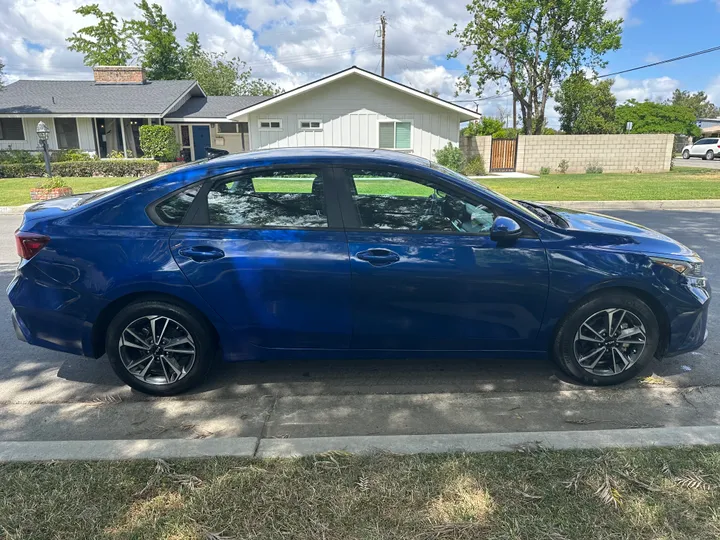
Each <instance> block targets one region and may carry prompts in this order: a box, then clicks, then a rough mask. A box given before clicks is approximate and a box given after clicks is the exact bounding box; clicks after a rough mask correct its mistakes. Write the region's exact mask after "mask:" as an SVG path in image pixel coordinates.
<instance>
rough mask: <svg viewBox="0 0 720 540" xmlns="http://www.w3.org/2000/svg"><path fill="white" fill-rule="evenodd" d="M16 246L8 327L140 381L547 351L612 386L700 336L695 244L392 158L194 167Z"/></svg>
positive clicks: (287, 152)
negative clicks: (327, 363)
mask: <svg viewBox="0 0 720 540" xmlns="http://www.w3.org/2000/svg"><path fill="white" fill-rule="evenodd" d="M16 240H17V249H18V254H19V256H20V257H21V261H20V264H19V266H18V269H17V273H16V275H15V278H14V279H13V281H12V283H11V284H10V286H9V288H8V295H9V297H10V301H11V303H12V305H13V308H14V309H13V312H12V320H13V323H14V325H15V329H16V332H17V336H18V338H20V339H21V340H24V341H27V342H28V343H30V344H32V345H37V346H40V347H46V348H49V349H53V350H57V351H63V352H69V353H74V354H79V355H84V356H88V357H94V358H98V357H100V356H102V355H104V354H107V356H108V358H109V360H110V363H111V364H112V367H113V369H114V370H115V372H116V373H117V375H118V376H119V377H120V378H121V379H122V380H123V381H125V382H126V383H127V384H129V385H130V386H132V387H133V388H135V389H137V390H140V391H142V392H146V393H149V394H156V395H171V394H176V393H179V392H183V391H185V390H187V389H189V388H191V387H194V386H196V385H198V384H199V383H200V382H201V381H202V380H203V378H204V377H205V375H206V374H207V373H208V371H209V370H210V368H211V366H212V364H213V362H214V361H215V359H216V357H221V358H222V359H223V360H225V361H231V362H234V361H240V360H249V359H264V358H278V357H285V358H288V357H292V358H298V357H312V358H317V357H320V356H323V357H332V358H341V357H349V356H352V357H366V358H388V357H397V356H401V357H416V358H419V357H428V356H430V357H440V356H445V357H459V356H463V357H469V358H479V357H488V358H500V357H536V358H548V357H549V358H552V359H553V360H555V361H556V362H557V363H558V365H559V366H560V368H562V369H563V370H564V371H565V372H566V373H567V374H569V375H570V376H572V377H574V378H575V379H577V380H578V381H581V382H583V383H586V384H596V385H607V384H614V383H619V382H622V381H625V380H628V379H630V378H631V377H633V376H634V375H636V374H637V373H639V372H640V371H641V370H642V369H643V368H644V367H645V366H647V364H648V363H649V362H650V361H651V359H652V358H653V357H654V356H655V357H662V356H670V355H675V354H679V353H683V352H687V351H692V350H694V349H697V348H698V347H700V346H701V345H702V344H703V343H704V342H705V340H706V339H707V330H706V325H707V317H708V305H709V301H710V287H709V285H708V283H707V280H706V278H705V277H703V263H702V260H701V259H700V258H699V257H698V255H697V254H695V253H694V252H693V251H692V250H690V249H688V248H687V247H685V246H683V245H682V244H679V243H678V242H675V241H673V240H671V239H670V238H668V237H666V236H663V235H662V234H659V233H657V232H654V231H652V230H649V229H645V228H643V227H640V226H638V225H634V224H632V223H628V222H625V221H621V220H617V219H613V218H610V217H606V216H602V215H598V214H592V213H586V212H574V211H570V210H563V209H560V208H550V207H544V206H539V205H537V204H534V203H530V202H523V201H513V200H510V199H508V198H506V197H504V196H502V195H500V194H498V193H495V192H493V191H491V190H489V189H487V188H485V187H483V186H482V185H480V184H477V183H475V182H473V181H471V180H469V179H467V178H465V177H464V176H461V175H459V174H457V173H454V172H452V171H450V170H448V169H445V168H443V167H441V166H439V165H437V164H435V163H431V162H429V161H427V160H425V159H420V158H417V157H413V156H409V155H405V154H402V153H396V152H389V151H379V150H369V149H345V148H293V149H278V150H267V151H259V152H252V153H247V154H241V155H230V156H224V157H219V158H216V159H211V160H209V161H204V162H196V163H192V164H189V165H186V166H182V167H178V168H175V169H170V170H168V171H164V172H161V173H158V174H156V175H153V176H149V177H147V178H143V179H140V180H137V181H135V182H132V183H130V184H127V185H125V186H122V187H119V188H117V189H115V190H112V191H110V192H107V193H103V194H84V195H76V196H72V197H66V198H62V199H56V200H53V201H48V202H44V203H40V204H36V205H35V206H32V207H31V208H30V209H28V211H27V212H26V213H25V216H24V220H23V223H22V226H21V227H20V228H19V229H18V231H17V233H16Z"/></svg>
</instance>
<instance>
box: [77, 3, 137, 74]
mask: <svg viewBox="0 0 720 540" xmlns="http://www.w3.org/2000/svg"><path fill="white" fill-rule="evenodd" d="M75 13H78V14H80V15H82V16H83V17H87V16H94V17H96V18H97V19H98V22H97V24H96V25H94V26H86V27H84V28H81V29H80V30H78V31H77V32H75V33H74V34H73V35H72V36H71V37H69V38H67V42H68V43H69V45H68V49H70V50H71V51H76V52H79V53H82V54H83V55H84V57H83V62H84V63H85V65H86V66H124V65H126V64H127V63H128V61H129V60H130V58H131V57H132V55H131V54H130V52H129V51H128V33H127V27H126V25H125V23H124V22H123V23H122V24H120V23H119V22H118V20H117V17H115V14H114V13H113V12H112V11H102V10H101V9H100V8H99V7H98V5H97V4H90V5H87V6H80V7H79V8H77V9H76V10H75Z"/></svg>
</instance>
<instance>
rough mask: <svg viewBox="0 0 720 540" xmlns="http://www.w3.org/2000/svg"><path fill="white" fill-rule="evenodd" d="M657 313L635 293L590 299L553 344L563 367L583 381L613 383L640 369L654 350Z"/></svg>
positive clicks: (657, 331) (567, 319)
mask: <svg viewBox="0 0 720 540" xmlns="http://www.w3.org/2000/svg"><path fill="white" fill-rule="evenodd" d="M658 341H659V327H658V322H657V318H656V317H655V315H654V313H653V312H652V310H651V309H650V308H649V307H648V305H647V304H646V303H645V302H643V301H642V300H640V299H639V298H638V297H636V296H634V295H632V294H624V293H619V292H615V293H609V294H607V295H602V296H596V297H593V298H590V299H588V300H587V301H586V302H584V303H583V304H581V305H580V306H578V307H577V308H576V309H575V310H574V311H573V312H572V313H571V314H570V315H568V317H567V318H566V319H565V321H564V322H563V324H562V326H561V328H560V330H559V332H558V334H557V337H556V339H555V344H554V351H553V352H554V357H555V360H556V361H557V363H558V364H559V365H560V367H561V368H562V369H563V370H564V371H565V372H566V373H567V374H568V375H570V376H572V377H573V378H575V379H577V380H578V381H580V382H583V383H586V384H592V385H599V386H600V385H611V384H617V383H621V382H624V381H627V380H629V379H632V378H633V377H634V376H635V375H637V374H638V373H639V372H641V371H642V370H643V369H644V368H645V367H646V366H647V365H648V364H649V363H650V362H651V361H652V358H653V356H654V355H655V351H656V349H657V346H658Z"/></svg>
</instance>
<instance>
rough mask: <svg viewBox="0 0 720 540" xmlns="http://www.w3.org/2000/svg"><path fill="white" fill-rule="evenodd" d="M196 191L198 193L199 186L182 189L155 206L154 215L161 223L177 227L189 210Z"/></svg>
mask: <svg viewBox="0 0 720 540" xmlns="http://www.w3.org/2000/svg"><path fill="white" fill-rule="evenodd" d="M198 191H200V186H199V185H195V186H191V187H189V188H187V189H183V190H182V191H180V192H178V193H176V194H175V195H172V196H171V197H168V198H167V199H165V200H164V201H162V202H161V203H159V204H158V205H157V206H155V213H156V214H157V215H158V217H159V218H160V220H161V221H162V222H163V223H167V224H168V225H179V224H180V223H182V220H183V218H184V217H185V214H186V213H187V211H188V210H189V209H190V205H192V203H193V201H194V200H195V197H196V196H197V194H198Z"/></svg>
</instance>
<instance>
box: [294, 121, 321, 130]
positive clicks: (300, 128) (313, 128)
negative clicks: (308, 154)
mask: <svg viewBox="0 0 720 540" xmlns="http://www.w3.org/2000/svg"><path fill="white" fill-rule="evenodd" d="M303 122H309V123H310V124H311V125H310V127H303V126H302V123H303ZM313 122H317V123H318V124H319V125H318V127H312V123H313ZM298 130H300V131H322V130H323V121H322V120H318V119H316V118H298Z"/></svg>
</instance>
